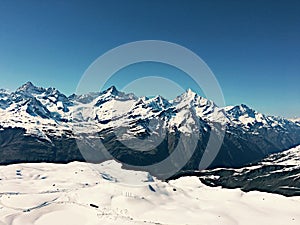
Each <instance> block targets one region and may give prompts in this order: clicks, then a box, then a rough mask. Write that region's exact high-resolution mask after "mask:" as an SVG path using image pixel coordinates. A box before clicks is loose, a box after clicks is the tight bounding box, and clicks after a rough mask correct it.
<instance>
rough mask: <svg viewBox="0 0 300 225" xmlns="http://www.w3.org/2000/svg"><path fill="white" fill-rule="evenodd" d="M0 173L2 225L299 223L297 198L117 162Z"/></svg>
mask: <svg viewBox="0 0 300 225" xmlns="http://www.w3.org/2000/svg"><path fill="white" fill-rule="evenodd" d="M0 179H1V180H0V224H1V225H3V224H7V225H8V224H9V225H32V224H34V225H53V224H55V225H110V224H113V225H115V224H122V225H127V224H128V225H129V224H130V225H131V224H138V225H142V224H145V225H147V224H149V225H150V224H164V225H167V224H170V225H171V224H172V225H175V224H178V225H184V224H195V225H199V224H203V225H209V224H211V225H216V224H227V225H235V224H242V225H247V224H249V225H253V224H272V225H276V224H278V225H282V224H285V225H288V224H299V223H300V197H284V196H282V195H277V194H268V193H262V192H256V191H254V192H248V193H244V192H242V191H241V190H239V189H222V188H220V187H208V186H205V185H204V184H202V183H201V182H200V180H199V178H197V177H182V178H179V179H177V180H173V181H169V183H167V182H163V181H160V180H157V179H155V178H152V177H151V175H149V174H148V173H146V172H136V171H129V170H124V169H121V164H118V163H116V162H115V161H107V162H104V163H102V164H100V165H97V166H96V167H95V166H94V165H91V164H87V163H81V162H73V163H69V164H50V163H37V164H14V165H9V166H1V167H0Z"/></svg>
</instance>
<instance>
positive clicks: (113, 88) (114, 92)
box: [102, 85, 120, 95]
mask: <svg viewBox="0 0 300 225" xmlns="http://www.w3.org/2000/svg"><path fill="white" fill-rule="evenodd" d="M102 93H103V94H106V93H109V94H112V95H118V94H119V93H120V92H119V91H118V89H117V88H116V86H114V85H113V86H111V87H109V88H107V89H106V90H105V91H103V92H102Z"/></svg>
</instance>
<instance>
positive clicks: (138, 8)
mask: <svg viewBox="0 0 300 225" xmlns="http://www.w3.org/2000/svg"><path fill="white" fill-rule="evenodd" d="M149 39H157V40H165V41H170V42H174V43H177V44H180V45H183V46H185V47H187V48H189V49H190V50H192V51H194V52H195V53H196V54H198V55H199V56H200V57H201V58H202V59H203V60H204V61H205V62H206V63H207V64H208V66H209V67H210V68H211V69H212V71H213V72H214V74H215V76H216V77H217V79H218V81H219V83H220V85H221V87H222V90H223V93H224V97H225V101H226V104H228V105H233V104H234V105H235V104H241V103H245V104H247V105H249V106H251V107H253V108H255V109H257V110H259V111H261V112H263V113H267V114H271V115H281V116H286V117H294V116H297V117H300V101H299V99H300V87H299V84H300V73H299V72H300V2H299V1H291V0H278V1H275V0H260V1H256V0H254V1H240V0H235V1H233V0H227V1H223V0H220V1H214V0H205V1H202V0H195V1H189V0H187V1H176V0H170V1H169V0H164V1H162V0H151V1H146V0H137V1H135V0H127V1H123V0H119V1H114V0H107V1H101V0H99V1H96V0H95V1H92V0H86V1H84V0H82V1H77V0H72V1H63V0H59V1H56V0H52V1H40V0H36V1H33V0H27V1H23V0H20V1H17V0H11V1H6V0H3V1H1V3H0V87H1V88H6V89H10V90H14V89H16V88H17V87H18V86H20V85H21V84H23V83H25V82H26V81H29V80H30V81H32V82H33V83H34V84H35V85H37V86H44V87H49V86H54V87H56V88H58V89H59V90H60V91H62V92H63V93H65V94H67V95H68V94H71V93H73V92H75V90H76V86H77V84H78V82H79V80H80V78H81V76H82V75H83V73H84V71H85V70H86V69H87V67H88V66H89V65H90V64H91V63H92V62H93V61H94V60H95V59H96V58H97V57H99V56H100V55H102V54H103V53H105V52H106V51H108V50H110V49H112V48H114V47H117V46H118V45H121V44H124V43H127V42H132V41H138V40H149ZM159 67H160V65H158V66H157V68H158V69H159ZM144 68H149V67H144ZM152 69H153V70H154V72H153V73H152V75H155V70H156V69H155V66H154V67H152ZM128 71H133V72H134V71H135V70H134V69H132V68H131V69H130V68H129V69H128V70H127V72H128ZM144 71H146V70H145V69H144ZM170 71H171V70H169V72H170ZM160 72H161V71H160ZM177 72H178V71H177ZM174 73H176V71H174ZM132 76H133V77H135V76H137V75H136V74H133V75H132ZM178 76H179V75H178ZM116 77H117V76H116ZM179 80H180V79H179ZM126 82H128V81H127V80H124V79H115V80H114V82H113V83H115V84H116V86H117V87H118V88H123V87H124V86H126ZM181 84H184V85H183V86H184V88H188V87H189V86H192V83H190V82H189V81H188V80H181ZM99 86H100V85H99ZM148 86H149V85H148ZM143 89H144V90H146V88H140V89H139V90H136V92H137V94H139V95H142V94H146V95H148V93H147V92H146V91H145V93H143ZM165 89H167V88H165ZM172 90H174V91H173V93H166V95H168V96H167V97H169V96H174V95H176V94H179V93H177V92H178V90H177V89H176V88H174V89H172ZM196 91H197V90H196ZM157 92H159V91H158V90H157ZM153 94H162V95H164V92H163V93H153Z"/></svg>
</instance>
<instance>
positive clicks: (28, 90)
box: [16, 81, 45, 95]
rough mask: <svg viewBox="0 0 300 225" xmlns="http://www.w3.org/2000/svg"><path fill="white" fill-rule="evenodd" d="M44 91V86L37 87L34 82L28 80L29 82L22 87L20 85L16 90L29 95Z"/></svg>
mask: <svg viewBox="0 0 300 225" xmlns="http://www.w3.org/2000/svg"><path fill="white" fill-rule="evenodd" d="M44 91H45V89H44V88H42V87H36V86H35V85H33V83H31V82H30V81H28V82H27V83H25V84H23V85H22V86H21V87H19V88H18V89H17V90H16V93H24V94H27V95H32V94H41V93H42V92H44Z"/></svg>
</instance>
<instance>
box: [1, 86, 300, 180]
mask: <svg viewBox="0 0 300 225" xmlns="http://www.w3.org/2000/svg"><path fill="white" fill-rule="evenodd" d="M282 107H284V105H283V106H282ZM212 131H214V132H215V133H217V134H219V133H220V137H218V136H217V137H216V138H220V140H221V139H222V138H223V137H221V136H222V135H221V133H223V135H224V139H223V142H222V145H221V148H220V151H219V153H218V155H217V156H216V158H215V159H214V160H213V162H212V163H211V164H210V166H209V168H210V169H213V168H218V167H234V168H236V167H241V166H245V165H249V164H251V163H252V164H253V163H258V162H259V161H260V160H262V159H263V158H264V157H266V156H268V155H269V154H273V153H277V152H282V151H283V150H286V149H289V148H291V147H293V146H296V145H299V144H300V123H299V122H298V121H292V120H289V119H285V118H281V117H276V116H268V115H264V114H262V113H259V112H257V111H256V110H254V109H252V108H250V107H248V106H247V105H245V104H241V105H237V106H227V107H218V106H217V105H216V104H215V103H214V102H212V101H210V100H208V99H206V98H204V97H201V96H199V95H198V94H196V93H195V92H193V91H192V90H190V89H188V90H187V91H186V92H184V93H183V94H181V95H179V96H178V97H176V98H175V99H174V100H167V99H165V98H163V97H162V96H155V97H152V98H148V97H137V96H135V95H134V94H132V93H124V92H121V91H118V90H117V89H116V87H114V86H112V87H110V88H108V89H107V90H105V91H102V92H93V93H87V94H81V95H76V94H73V95H71V96H66V95H64V94H63V93H61V92H60V91H58V90H57V89H55V88H52V87H50V88H42V87H36V86H34V85H33V84H32V83H31V82H27V83H26V84H24V85H22V86H21V87H19V88H18V89H17V90H16V91H14V92H8V91H6V90H3V89H0V163H1V164H10V163H18V162H41V161H42V162H70V161H75V160H77V161H85V160H87V161H90V162H98V161H105V160H107V159H109V158H112V157H113V158H115V159H117V160H118V161H120V162H124V163H126V164H130V165H135V166H144V165H151V164H153V163H156V162H160V161H162V160H163V159H165V158H167V157H168V156H169V155H170V154H171V153H172V152H174V150H175V149H176V146H177V145H182V148H181V149H187V148H188V147H189V146H190V145H192V144H195V151H193V153H192V157H189V158H190V159H189V160H188V162H187V163H186V165H185V166H184V167H183V168H182V171H190V170H197V169H198V167H199V163H200V161H201V158H202V156H203V154H204V152H205V148H206V144H207V143H208V140H209V136H210V134H211V132H212ZM195 133H197V134H198V136H197V141H196V143H191V141H190V140H191V138H190V136H191V135H193V134H195ZM84 137H89V140H92V142H93V141H95V140H96V141H99V140H101V142H102V143H103V144H104V146H105V148H106V149H107V150H108V152H109V153H110V155H107V154H102V153H99V154H97V155H96V157H95V155H92V156H91V157H89V154H87V155H85V156H84V157H83V156H82V151H80V150H81V149H80V150H79V148H78V139H82V138H84ZM143 140H148V141H143ZM149 140H150V141H149ZM151 143H153V146H152V145H151ZM156 143H158V145H156ZM130 144H131V145H134V146H133V147H135V148H134V149H133V148H132V146H130ZM94 150H95V149H94ZM86 151H93V147H91V146H89V147H88V149H87V150H86ZM181 154H182V155H183V156H185V155H188V153H187V152H184V151H183V152H181ZM173 163H176V162H173ZM150 172H152V173H153V174H154V175H157V176H158V177H159V175H160V174H159V173H158V172H157V171H155V169H154V171H150Z"/></svg>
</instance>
